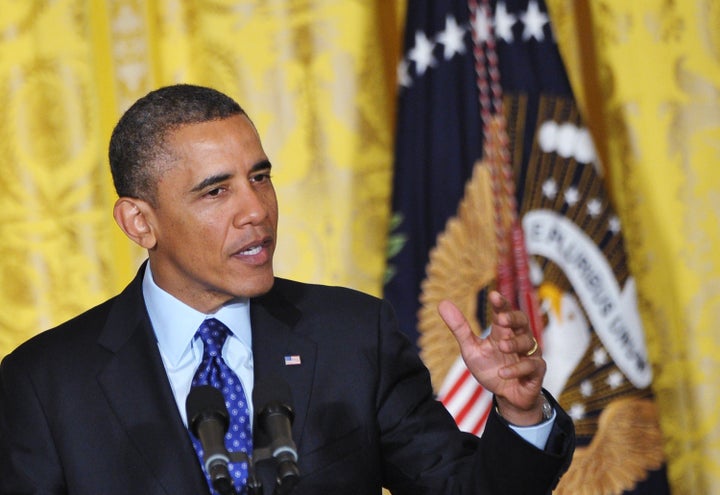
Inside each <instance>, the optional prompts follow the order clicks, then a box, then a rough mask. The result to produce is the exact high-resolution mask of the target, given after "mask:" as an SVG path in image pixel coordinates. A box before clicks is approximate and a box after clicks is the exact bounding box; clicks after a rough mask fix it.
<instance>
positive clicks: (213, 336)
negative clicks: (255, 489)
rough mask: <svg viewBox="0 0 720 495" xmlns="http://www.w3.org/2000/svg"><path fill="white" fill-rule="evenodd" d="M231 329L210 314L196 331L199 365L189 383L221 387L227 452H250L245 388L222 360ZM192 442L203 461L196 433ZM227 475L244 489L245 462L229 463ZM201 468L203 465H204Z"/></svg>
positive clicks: (238, 488) (239, 487)
mask: <svg viewBox="0 0 720 495" xmlns="http://www.w3.org/2000/svg"><path fill="white" fill-rule="evenodd" d="M229 333H230V330H229V329H228V327H226V326H225V325H223V324H222V322H220V321H219V320H216V319H215V318H209V319H207V320H205V321H204V322H203V324H202V325H200V328H199V329H198V331H197V335H198V336H199V337H200V339H201V340H202V342H203V356H202V362H201V363H200V367H199V368H198V369H197V371H196V372H195V377H194V378H193V381H192V386H193V387H195V386H198V385H212V386H213V387H215V388H216V389H218V390H220V391H221V392H222V394H223V396H224V397H225V405H226V406H227V409H228V413H229V415H230V427H229V428H228V432H227V433H226V434H225V446H226V447H227V449H228V451H230V452H238V451H242V452H246V453H247V454H248V455H251V454H252V429H251V427H250V411H249V409H248V403H247V399H246V397H245V391H244V390H243V386H242V383H241V382H240V379H239V378H238V376H237V375H236V374H235V372H234V371H233V370H231V369H230V367H229V366H228V365H227V364H226V363H225V360H224V359H223V357H222V348H223V345H224V344H225V340H226V339H227V337H228V334H229ZM190 436H191V438H192V441H193V445H194V446H195V451H196V452H197V455H198V458H199V459H200V463H201V464H203V449H202V445H201V444H200V441H199V440H198V439H197V438H195V435H190ZM229 468H230V475H231V476H232V478H233V480H234V484H235V489H236V490H237V491H238V493H243V492H244V488H245V485H246V483H247V476H248V471H247V464H246V463H244V462H243V463H230V465H229ZM203 471H205V469H204V468H203ZM205 476H206V477H207V479H208V484H209V485H210V487H211V488H210V491H211V492H212V493H215V491H214V490H213V489H212V484H211V483H210V476H209V474H208V473H207V472H206V473H205Z"/></svg>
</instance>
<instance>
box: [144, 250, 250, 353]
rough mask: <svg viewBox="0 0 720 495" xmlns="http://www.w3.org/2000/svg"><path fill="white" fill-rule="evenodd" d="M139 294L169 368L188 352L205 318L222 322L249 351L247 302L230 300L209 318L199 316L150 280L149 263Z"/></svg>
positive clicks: (208, 315)
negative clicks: (142, 298) (169, 363)
mask: <svg viewBox="0 0 720 495" xmlns="http://www.w3.org/2000/svg"><path fill="white" fill-rule="evenodd" d="M142 290H143V296H144V298H145V306H146V307H147V311H148V315H149V317H150V323H151V324H152V327H153V330H154V331H155V337H156V338H157V341H158V347H159V348H160V350H161V351H162V352H163V353H164V355H165V356H166V357H167V358H168V359H169V361H170V362H171V363H172V364H177V363H179V362H180V360H181V359H182V357H183V355H184V354H185V353H187V352H191V343H192V340H193V337H194V336H195V332H197V329H198V328H199V327H200V325H201V324H202V322H203V320H205V319H206V318H217V319H218V320H220V321H221V322H223V324H225V326H227V327H228V328H229V329H230V331H231V332H232V334H233V336H235V337H237V338H238V339H239V340H240V341H241V342H242V343H243V345H245V346H247V348H248V349H252V345H251V344H252V334H251V330H250V302H249V300H248V299H247V298H243V299H238V300H234V301H233V302H231V303H228V304H226V305H224V306H222V307H221V308H220V309H219V310H217V311H216V312H215V313H213V314H205V313H202V312H200V311H197V310H196V309H193V308H191V307H190V306H188V305H187V304H185V303H184V302H182V301H180V300H179V299H177V298H176V297H174V296H173V295H171V294H170V293H168V292H166V291H165V290H163V289H161V288H160V287H159V286H158V285H157V284H156V283H155V280H154V279H153V276H152V270H151V269H150V263H147V266H146V268H145V274H144V276H143V282H142ZM230 338H232V336H231V337H230Z"/></svg>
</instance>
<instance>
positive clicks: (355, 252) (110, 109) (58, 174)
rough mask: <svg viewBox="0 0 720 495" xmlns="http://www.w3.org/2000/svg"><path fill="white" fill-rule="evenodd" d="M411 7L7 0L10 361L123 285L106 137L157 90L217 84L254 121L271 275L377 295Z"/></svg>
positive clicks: (2, 304)
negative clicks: (264, 180)
mask: <svg viewBox="0 0 720 495" xmlns="http://www.w3.org/2000/svg"><path fill="white" fill-rule="evenodd" d="M403 7H404V2H383V1H380V0H377V1H372V2H335V1H333V0H314V1H307V0H291V1H285V2H268V1H265V0H236V1H230V0H151V1H145V0H107V1H105V2H94V1H93V2H86V1H81V0H59V1H56V2H46V1H37V0H29V1H23V2H17V1H12V0H0V13H1V14H0V102H2V107H3V111H2V112H0V229H1V232H0V257H1V259H2V261H0V357H1V356H3V355H5V354H7V353H8V352H10V351H11V350H12V349H13V348H14V347H15V346H16V345H17V344H19V343H20V342H22V341H23V340H25V339H27V338H28V337H30V336H31V335H33V334H35V333H37V332H38V331H41V330H43V329H45V328H48V327H50V326H52V325H55V324H57V323H59V322H61V321H63V320H65V319H67V318H69V317H71V316H73V315H75V314H77V313H79V312H80V311H82V310H84V309H87V308H89V307H90V306H92V305H94V304H96V303H98V302H100V301H102V300H104V299H106V298H107V297H109V296H110V295H112V294H114V293H116V292H118V291H119V290H120V289H122V287H124V285H125V284H126V283H127V282H128V281H129V280H130V278H131V277H132V275H133V274H134V272H135V270H136V268H137V266H138V264H139V263H140V261H141V260H142V259H143V258H144V255H143V253H142V251H141V250H139V248H135V247H134V246H133V245H132V244H131V243H130V241H128V240H127V239H125V238H124V236H123V235H122V233H121V232H120V230H119V229H118V228H117V227H116V226H115V225H114V222H113V220H112V215H111V211H112V205H113V202H114V201H115V193H114V190H113V188H112V184H111V179H110V174H109V170H108V165H107V158H106V155H107V141H108V139H109V136H110V132H111V130H112V127H113V125H114V123H115V122H116V121H117V119H118V117H119V116H120V114H121V113H122V112H123V111H124V110H125V109H126V108H127V107H128V106H129V105H130V104H131V103H132V102H133V101H134V100H136V99H137V98H138V97H140V96H142V95H143V94H145V93H147V92H148V91H150V90H151V89H153V88H155V87H157V86H160V85H164V84H172V83H176V82H191V83H198V84H205V85H210V86H214V87H216V88H218V89H220V90H222V91H225V92H226V93H228V94H230V95H232V96H233V97H235V98H236V99H237V100H238V101H239V102H240V103H241V105H243V107H244V108H245V110H246V111H247V112H248V113H249V114H250V116H251V117H252V118H253V120H254V121H255V123H256V125H257V127H258V129H259V131H260V134H261V136H262V137H263V140H264V146H265V148H266V151H267V152H268V154H269V156H270V158H271V160H272V161H273V174H274V179H273V180H274V182H275V185H276V188H277V190H278V196H279V199H280V209H281V222H280V227H279V229H280V233H279V236H280V239H279V247H278V251H277V253H276V271H277V273H278V274H279V275H283V276H289V277H295V278H300V279H304V280H309V281H315V282H320V283H335V284H343V285H350V286H353V287H356V288H358V289H361V290H365V291H368V292H372V293H376V294H377V293H379V292H380V288H381V283H382V272H383V269H384V257H385V256H384V255H385V237H386V232H387V224H388V216H389V214H388V197H389V194H390V190H389V189H390V174H391V164H392V148H391V145H392V142H391V140H392V135H393V129H392V123H393V111H394V98H395V87H394V76H395V73H394V67H395V63H396V58H397V56H398V53H399V49H398V43H399V41H400V35H399V30H400V29H401V27H402V26H401V23H400V22H399V21H398V19H400V18H401V16H402V8H403Z"/></svg>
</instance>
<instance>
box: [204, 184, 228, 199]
mask: <svg viewBox="0 0 720 495" xmlns="http://www.w3.org/2000/svg"><path fill="white" fill-rule="evenodd" d="M224 190H225V188H223V187H215V188H213V189H209V190H208V191H207V192H206V193H205V196H209V197H211V198H214V197H216V196H219V195H220V194H222V193H223V191H224Z"/></svg>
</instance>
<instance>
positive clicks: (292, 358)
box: [285, 354, 302, 366]
mask: <svg viewBox="0 0 720 495" xmlns="http://www.w3.org/2000/svg"><path fill="white" fill-rule="evenodd" d="M299 364H302V361H301V360H300V356H299V355H298V354H291V355H289V356H285V366H297V365H299Z"/></svg>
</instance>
